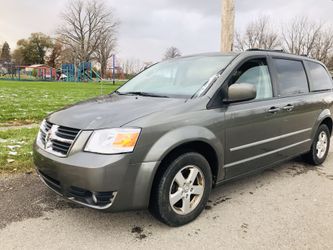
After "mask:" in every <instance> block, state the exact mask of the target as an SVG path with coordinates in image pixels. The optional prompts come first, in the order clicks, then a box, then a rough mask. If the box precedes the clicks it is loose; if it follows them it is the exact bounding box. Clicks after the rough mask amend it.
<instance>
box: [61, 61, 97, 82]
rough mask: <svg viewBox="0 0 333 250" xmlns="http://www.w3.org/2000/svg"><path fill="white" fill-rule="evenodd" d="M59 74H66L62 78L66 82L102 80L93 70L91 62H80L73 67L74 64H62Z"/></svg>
mask: <svg viewBox="0 0 333 250" xmlns="http://www.w3.org/2000/svg"><path fill="white" fill-rule="evenodd" d="M61 74H62V75H65V76H66V77H65V78H64V80H65V81H68V82H75V81H77V82H90V81H94V79H98V80H102V78H101V76H100V75H99V74H98V73H97V72H96V71H94V69H93V67H92V64H91V62H81V63H80V64H79V65H78V67H75V65H74V64H63V65H61ZM58 80H59V79H58Z"/></svg>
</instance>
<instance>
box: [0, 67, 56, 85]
mask: <svg viewBox="0 0 333 250" xmlns="http://www.w3.org/2000/svg"><path fill="white" fill-rule="evenodd" d="M0 78H1V79H10V80H33V81H36V80H38V81H52V80H56V69H55V68H52V67H49V66H47V65H43V64H36V65H30V66H21V65H15V64H13V63H7V64H3V65H0Z"/></svg>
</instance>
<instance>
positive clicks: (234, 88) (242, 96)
mask: <svg viewBox="0 0 333 250" xmlns="http://www.w3.org/2000/svg"><path fill="white" fill-rule="evenodd" d="M256 97H257V89H256V87H255V86H254V85H253V84H249V83H235V84H233V85H231V86H230V87H229V89H228V99H227V100H226V101H227V102H229V103H230V102H243V101H250V100H253V99H255V98H256Z"/></svg>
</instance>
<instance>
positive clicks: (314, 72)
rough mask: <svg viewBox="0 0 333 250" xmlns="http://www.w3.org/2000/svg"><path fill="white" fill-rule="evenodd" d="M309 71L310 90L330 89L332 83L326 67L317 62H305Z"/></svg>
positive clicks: (332, 85)
mask: <svg viewBox="0 0 333 250" xmlns="http://www.w3.org/2000/svg"><path fill="white" fill-rule="evenodd" d="M305 64H306V67H307V69H308V71H309V75H310V79H311V83H310V89H311V91H322V90H329V89H332V87H333V83H332V80H331V77H330V76H329V75H328V73H327V71H326V69H325V68H324V67H323V66H322V65H320V64H319V63H314V62H305Z"/></svg>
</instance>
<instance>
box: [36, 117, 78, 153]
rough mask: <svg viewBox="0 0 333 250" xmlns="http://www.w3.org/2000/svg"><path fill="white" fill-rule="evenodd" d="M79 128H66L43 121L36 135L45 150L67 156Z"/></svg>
mask: <svg viewBox="0 0 333 250" xmlns="http://www.w3.org/2000/svg"><path fill="white" fill-rule="evenodd" d="M79 133H80V130H79V129H75V128H68V127H63V126H59V125H55V124H52V123H50V122H48V121H45V120H44V121H43V122H42V124H41V126H40V131H39V135H38V144H39V146H40V147H41V148H43V149H44V150H45V151H47V152H49V153H51V154H54V155H57V156H60V157H65V156H67V154H68V152H69V150H70V149H71V146H72V145H73V143H74V141H75V139H76V137H77V136H78V134H79Z"/></svg>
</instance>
